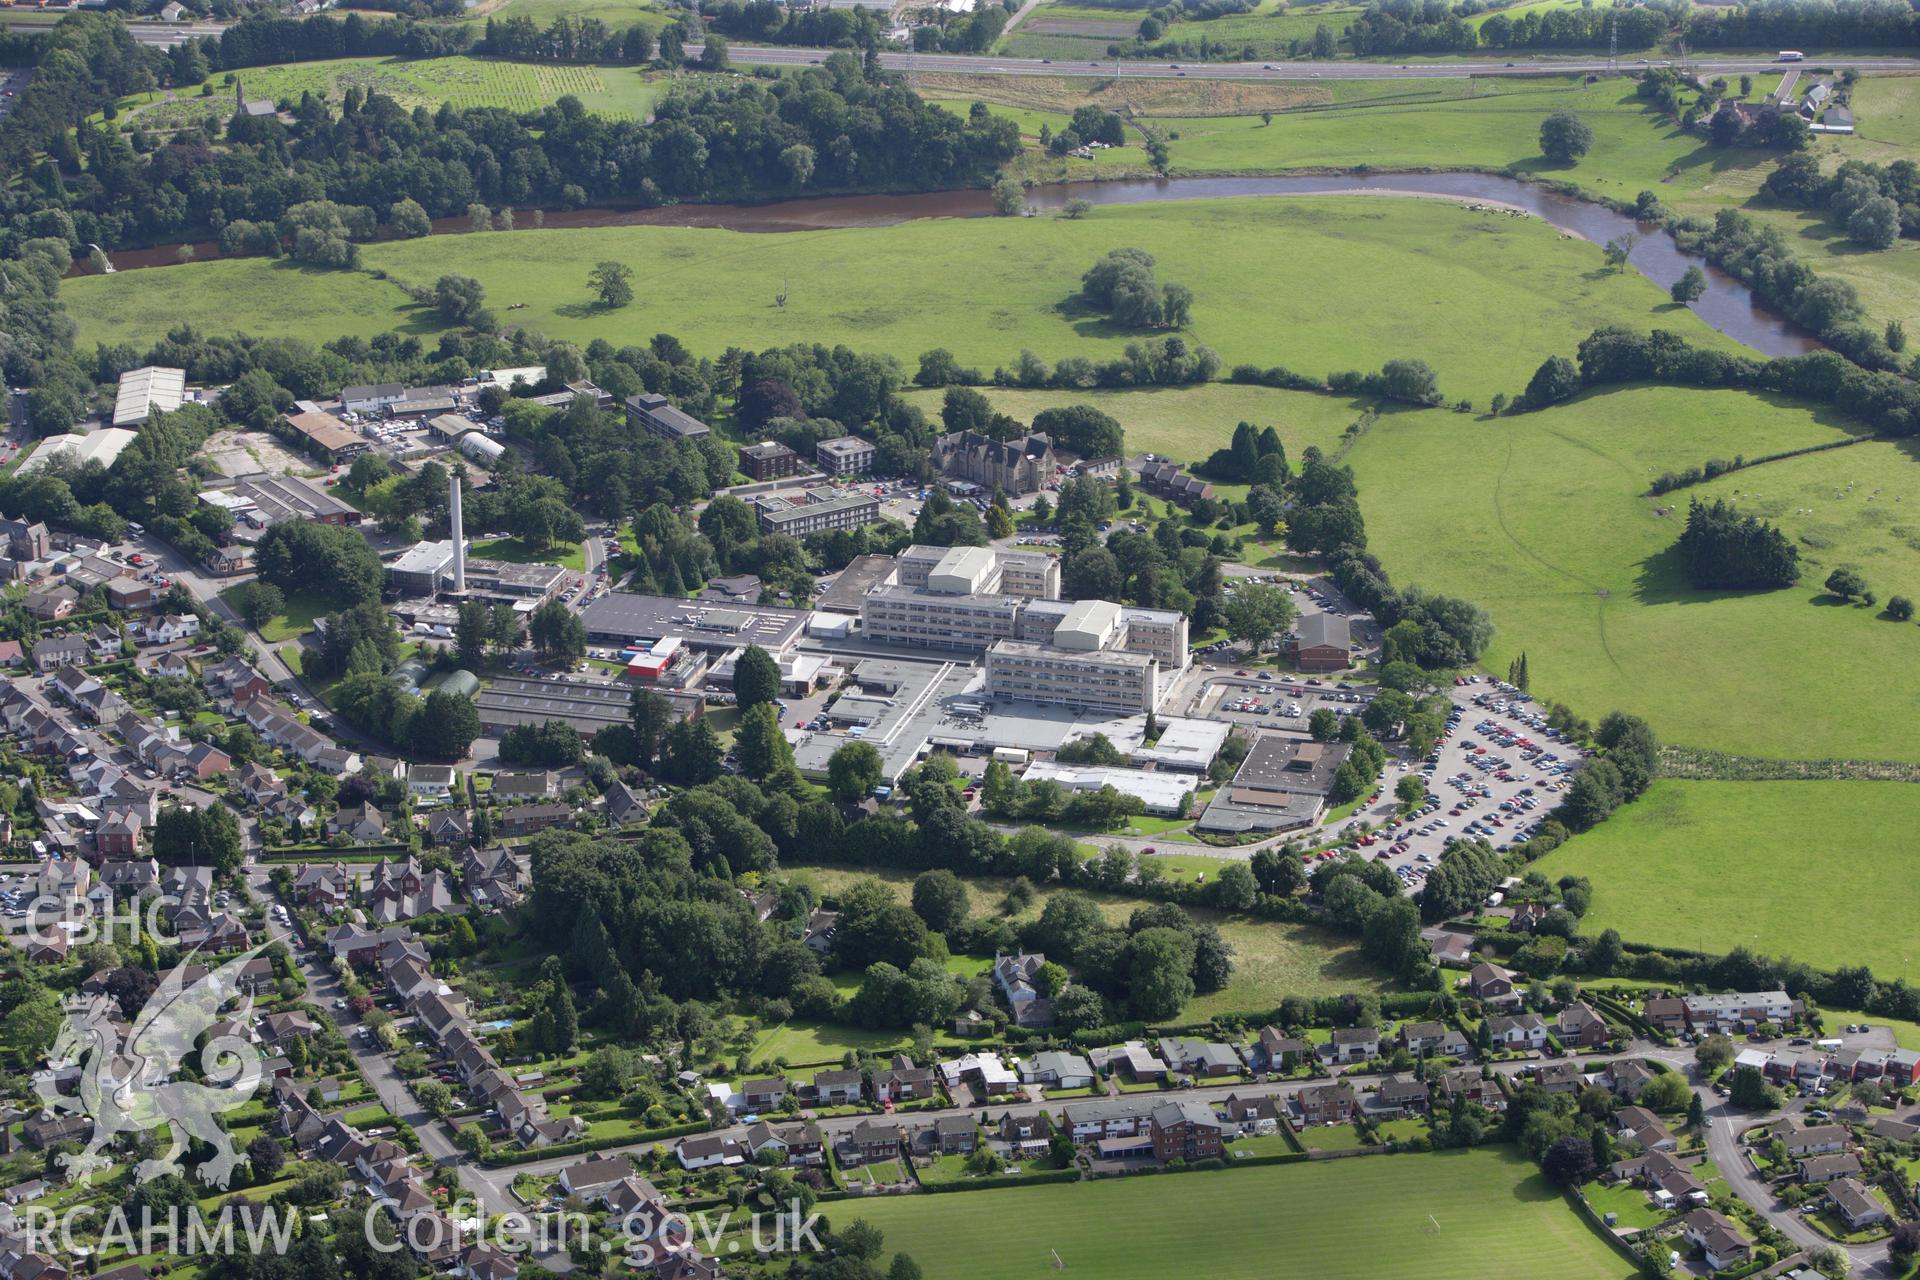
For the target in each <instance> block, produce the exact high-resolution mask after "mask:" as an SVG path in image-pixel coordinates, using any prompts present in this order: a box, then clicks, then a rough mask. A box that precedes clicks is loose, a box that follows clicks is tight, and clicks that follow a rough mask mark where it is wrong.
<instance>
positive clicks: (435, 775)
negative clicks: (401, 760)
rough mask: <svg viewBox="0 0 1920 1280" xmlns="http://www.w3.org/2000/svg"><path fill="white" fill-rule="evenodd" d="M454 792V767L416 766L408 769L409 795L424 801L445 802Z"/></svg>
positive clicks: (441, 765)
mask: <svg viewBox="0 0 1920 1280" xmlns="http://www.w3.org/2000/svg"><path fill="white" fill-rule="evenodd" d="M452 791H453V766H452V765H450V764H416V765H412V766H410V767H409V768H408V769H407V794H408V795H410V796H416V797H419V798H420V799H423V800H444V799H446V798H447V796H448V795H449V794H451V792H452Z"/></svg>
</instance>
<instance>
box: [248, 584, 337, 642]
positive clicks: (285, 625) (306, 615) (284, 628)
mask: <svg viewBox="0 0 1920 1280" xmlns="http://www.w3.org/2000/svg"><path fill="white" fill-rule="evenodd" d="M232 590H233V588H231V587H229V588H228V589H227V590H226V591H223V592H221V593H220V595H221V597H222V598H223V599H225V598H226V597H227V596H228V595H229V594H230V593H231V592H232ZM228 603H229V604H231V603H232V601H231V600H228ZM333 610H334V606H332V605H330V604H328V603H327V602H326V601H324V600H321V599H320V598H318V597H317V596H310V595H295V596H291V597H289V598H288V600H287V607H286V610H285V612H283V613H277V614H275V615H274V616H273V617H271V618H268V619H267V620H266V622H264V623H263V624H261V627H260V638H261V639H262V640H265V641H266V642H267V643H268V644H284V643H285V642H286V641H288V640H295V639H298V638H299V637H301V636H303V635H305V634H307V632H309V631H311V630H313V620H314V619H315V618H318V617H320V616H321V615H322V614H326V613H332V612H333Z"/></svg>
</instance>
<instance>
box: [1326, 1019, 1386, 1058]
mask: <svg viewBox="0 0 1920 1280" xmlns="http://www.w3.org/2000/svg"><path fill="white" fill-rule="evenodd" d="M1319 1055H1320V1059H1321V1061H1323V1062H1334V1063H1349V1062H1370V1061H1372V1060H1373V1059H1375V1058H1377V1057H1379V1056H1380V1032H1379V1030H1378V1029H1377V1028H1374V1027H1336V1028H1335V1029H1334V1032H1333V1036H1332V1038H1330V1039H1329V1040H1328V1041H1327V1042H1326V1043H1325V1044H1323V1045H1321V1046H1320V1049H1319Z"/></svg>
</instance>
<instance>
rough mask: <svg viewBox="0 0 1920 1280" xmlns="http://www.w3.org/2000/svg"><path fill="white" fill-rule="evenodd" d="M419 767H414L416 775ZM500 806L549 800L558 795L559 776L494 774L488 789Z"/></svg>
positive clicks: (547, 773)
mask: <svg viewBox="0 0 1920 1280" xmlns="http://www.w3.org/2000/svg"><path fill="white" fill-rule="evenodd" d="M419 771H420V766H418V765H415V766H414V772H415V773H418V772H419ZM489 790H490V792H491V794H492V795H493V798H494V799H495V800H496V801H498V802H499V803H501V804H519V803H521V802H522V801H526V800H551V799H553V798H554V797H555V796H557V795H559V794H560V775H559V774H557V773H554V772H553V771H552V770H550V769H544V770H539V771H536V772H531V773H524V772H523V773H496V774H494V775H493V785H492V786H491V787H490V788H489Z"/></svg>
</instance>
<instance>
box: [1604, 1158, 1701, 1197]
mask: <svg viewBox="0 0 1920 1280" xmlns="http://www.w3.org/2000/svg"><path fill="white" fill-rule="evenodd" d="M1608 1173H1609V1175H1610V1176H1611V1177H1613V1178H1614V1179H1615V1180H1616V1181H1618V1180H1626V1181H1631V1182H1633V1183H1635V1184H1636V1185H1638V1186H1643V1187H1645V1188H1646V1189H1647V1194H1648V1195H1650V1196H1652V1197H1653V1198H1654V1200H1656V1201H1658V1202H1659V1203H1660V1204H1661V1205H1663V1206H1667V1205H1677V1204H1683V1203H1685V1204H1696V1205H1703V1204H1705V1203H1706V1202H1707V1189H1706V1188H1705V1187H1704V1186H1702V1185H1701V1183H1700V1180H1699V1179H1698V1178H1696V1177H1694V1176H1693V1174H1692V1173H1690V1172H1688V1171H1687V1169H1686V1168H1685V1166H1683V1165H1682V1164H1681V1163H1680V1162H1679V1161H1678V1160H1675V1159H1674V1158H1673V1157H1672V1156H1670V1155H1668V1154H1667V1153H1666V1152H1664V1151H1648V1152H1644V1153H1642V1154H1640V1155H1637V1156H1633V1157H1631V1158H1629V1159H1626V1160H1619V1161H1615V1162H1614V1164H1613V1167H1612V1168H1611V1169H1609V1170H1608Z"/></svg>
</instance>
